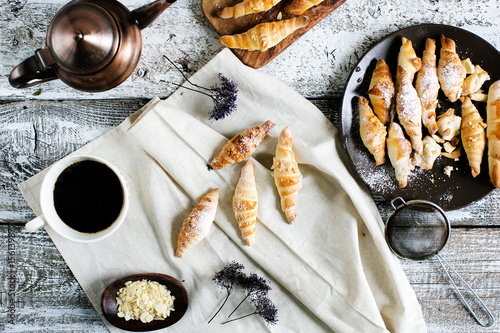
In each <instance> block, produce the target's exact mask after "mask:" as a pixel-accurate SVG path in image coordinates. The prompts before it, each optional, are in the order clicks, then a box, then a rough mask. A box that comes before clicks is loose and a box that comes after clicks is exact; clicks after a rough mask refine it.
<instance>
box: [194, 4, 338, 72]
mask: <svg viewBox="0 0 500 333" xmlns="http://www.w3.org/2000/svg"><path fill="white" fill-rule="evenodd" d="M291 1H292V0H281V1H280V2H279V3H278V4H277V5H275V6H274V7H272V8H271V9H269V10H267V11H265V12H262V13H258V14H250V15H245V16H242V17H238V18H234V19H221V18H220V17H219V16H218V13H219V12H220V10H221V9H222V8H225V7H228V6H234V5H235V4H236V3H238V2H239V1H237V2H235V1H234V0H215V1H214V0H202V1H201V8H202V11H203V14H204V15H205V17H206V18H207V20H208V22H210V24H211V25H212V27H213V28H214V29H215V31H217V33H218V34H219V35H220V36H224V35H234V34H240V33H243V32H245V31H247V30H249V29H250V28H252V27H254V26H256V25H257V24H259V23H264V22H273V21H277V20H278V19H277V17H278V15H280V16H281V17H282V19H283V20H286V19H290V18H292V17H293V15H290V14H287V13H286V12H285V11H284V8H285V7H286V6H287V5H289V4H290V3H291ZM344 2H345V0H324V1H323V2H321V3H320V4H318V5H317V6H314V7H312V8H310V9H309V10H307V11H306V12H305V13H304V14H303V15H304V16H307V17H308V18H309V23H308V24H307V25H306V26H305V27H303V28H301V29H299V30H297V31H295V32H294V33H292V34H291V35H289V36H288V37H286V38H285V39H283V40H282V41H281V42H280V43H279V44H278V45H276V46H274V47H272V48H270V49H268V50H266V51H245V50H238V49H233V50H232V51H233V53H234V54H235V55H236V56H237V57H238V58H239V59H240V60H241V62H243V63H244V64H245V65H248V66H250V67H252V68H260V67H262V66H265V65H267V64H268V63H269V62H270V61H272V60H273V59H274V58H276V57H277V56H278V55H279V54H280V53H281V52H283V51H284V50H285V49H287V48H288V47H289V46H290V45H292V44H293V43H294V42H295V41H297V40H298V39H299V38H300V37H302V36H303V35H304V34H305V33H306V32H308V31H309V30H310V29H311V28H312V27H314V26H315V25H316V24H317V23H318V22H320V21H321V20H322V19H324V18H325V17H326V16H328V15H329V14H330V13H331V12H333V11H334V10H335V9H337V8H338V7H339V6H340V5H341V4H342V3H344Z"/></svg>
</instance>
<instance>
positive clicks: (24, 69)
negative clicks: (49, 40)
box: [9, 49, 57, 88]
mask: <svg viewBox="0 0 500 333" xmlns="http://www.w3.org/2000/svg"><path fill="white" fill-rule="evenodd" d="M44 51H45V49H43V50H38V51H37V52H36V53H35V55H33V56H31V57H29V58H28V59H26V60H24V61H23V62H22V63H20V64H19V65H17V66H16V68H14V69H13V70H12V72H11V73H10V76H9V83H10V85H11V86H12V87H14V88H27V87H31V86H34V85H37V84H40V83H43V82H47V81H51V80H55V79H57V75H56V73H55V72H54V70H53V69H52V68H51V67H47V66H45V62H46V61H44V59H43V58H41V56H45V53H46V52H44Z"/></svg>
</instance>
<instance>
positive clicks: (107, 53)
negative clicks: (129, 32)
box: [47, 1, 120, 74]
mask: <svg viewBox="0 0 500 333" xmlns="http://www.w3.org/2000/svg"><path fill="white" fill-rule="evenodd" d="M119 42H120V36H119V30H118V27H117V24H116V22H115V20H114V19H113V16H111V14H110V13H109V12H108V11H107V10H106V9H104V8H103V7H101V6H99V5H98V4H95V3H92V2H87V1H73V2H71V3H69V4H68V5H66V6H65V7H63V8H62V9H61V10H60V11H59V12H58V13H57V14H56V16H55V17H54V19H53V20H52V22H51V24H50V27H49V30H48V31H47V46H48V48H49V50H50V51H51V52H50V53H51V55H52V57H53V60H54V62H55V63H56V64H57V66H59V67H60V68H61V69H63V70H65V71H68V72H71V73H77V74H89V73H93V72H96V71H98V70H100V69H102V68H104V67H105V66H106V65H107V64H108V63H109V62H110V61H111V60H112V59H113V57H114V56H115V54H116V52H117V49H118V45H119Z"/></svg>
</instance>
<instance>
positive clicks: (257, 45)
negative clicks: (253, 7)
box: [219, 16, 309, 51]
mask: <svg viewBox="0 0 500 333" xmlns="http://www.w3.org/2000/svg"><path fill="white" fill-rule="evenodd" d="M307 23H309V18H308V17H307V16H297V17H292V18H291V19H288V20H281V21H275V22H264V23H259V24H257V25H256V26H255V27H252V28H250V29H249V30H247V31H245V32H243V33H241V34H235V35H226V36H221V37H220V38H219V44H222V45H225V46H227V47H229V48H231V49H241V50H248V51H266V50H267V49H269V48H271V47H273V46H276V45H277V44H278V43H280V42H281V41H282V40H283V39H285V38H286V37H287V36H289V35H290V34H292V33H293V32H295V31H296V30H298V29H300V28H303V27H305V26H306V25H307Z"/></svg>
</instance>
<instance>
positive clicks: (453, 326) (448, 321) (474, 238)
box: [0, 225, 500, 333]
mask: <svg viewBox="0 0 500 333" xmlns="http://www.w3.org/2000/svg"><path fill="white" fill-rule="evenodd" d="M9 235H10V236H9ZM9 237H10V238H12V239H13V240H14V241H15V243H16V247H15V255H13V256H9V254H8V253H7V252H6V251H0V263H1V265H2V267H3V271H2V276H3V277H4V280H2V284H1V286H0V288H1V289H0V292H1V293H2V294H1V296H2V298H1V299H2V303H1V310H2V311H1V312H0V331H4V330H7V331H9V332H26V331H36V332H53V331H51V329H52V328H53V327H57V331H58V332H106V331H107V330H106V328H105V326H104V324H103V323H102V321H101V319H100V317H99V315H98V314H97V312H96V311H95V310H94V309H93V308H92V305H91V304H90V302H89V301H88V300H87V298H86V296H85V294H84V293H83V291H82V290H81V288H80V286H79V285H78V283H77V281H76V280H75V279H74V278H73V276H72V274H71V271H70V270H69V269H68V267H67V266H66V264H65V262H64V260H63V259H62V258H61V256H60V255H59V252H58V251H57V249H56V248H55V246H54V245H53V243H52V241H51V240H50V238H49V237H48V235H47V233H46V232H45V231H44V230H41V231H38V232H36V233H26V232H24V231H23V230H22V227H21V226H13V225H10V226H9V225H1V226H0V239H1V240H2V244H1V245H2V249H5V240H6V239H9ZM485 239H488V240H489V241H488V242H486V243H484V240H485ZM499 240H500V230H499V229H491V228H484V229H475V230H470V229H461V228H459V229H454V230H453V231H452V237H451V239H450V242H449V243H448V245H447V247H446V248H445V249H444V250H443V252H442V255H443V257H445V258H446V259H447V260H448V262H449V263H450V264H451V265H452V266H453V267H454V268H455V269H456V270H457V271H458V272H459V273H460V274H461V275H462V277H463V278H464V279H465V280H466V281H467V282H468V283H470V284H471V286H472V287H473V288H474V290H475V291H476V292H477V293H478V295H479V296H480V297H481V298H482V299H483V301H484V302H485V303H486V304H487V305H488V306H489V307H490V309H491V310H492V311H493V313H494V315H495V316H496V317H497V318H498V316H499V315H500V309H499V307H498V304H500V282H499V281H500V259H499V258H500V256H499V254H500V246H499V244H500V242H499ZM468 249H470V251H468ZM42 254H43V255H42ZM10 258H14V259H13V260H10ZM7 261H10V262H12V263H14V265H15V270H16V271H15V279H14V281H12V280H9V278H10V277H11V276H12V275H11V271H10V270H9V269H7V268H6V267H7V265H6V262H7ZM402 266H403V269H404V271H405V272H406V274H407V276H408V279H409V281H410V283H411V285H412V287H413V289H414V290H415V293H416V295H417V298H418V300H419V302H420V304H421V306H422V310H423V312H424V316H425V318H426V323H427V325H428V331H429V332H430V333H432V332H496V328H498V327H496V328H495V327H493V328H492V329H482V328H480V327H479V326H478V325H476V324H475V322H474V321H473V319H472V318H471V317H470V316H469V315H468V314H467V312H466V311H465V310H464V308H463V306H462V305H461V303H460V301H459V300H458V299H457V297H456V295H455V293H454V291H453V290H452V289H451V287H450V285H449V283H448V282H447V280H446V278H445V276H444V273H443V272H442V271H441V268H440V267H439V265H438V264H437V262H436V261H434V260H426V261H422V262H415V261H402ZM11 285H13V288H14V291H15V292H14V297H15V298H14V306H15V308H14V309H15V320H14V324H10V323H9V322H8V319H9V318H8V317H7V315H8V312H7V313H6V312H4V311H6V310H8V308H9V306H10V305H11V303H10V301H9V299H8V292H9V288H10V286H11Z"/></svg>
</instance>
